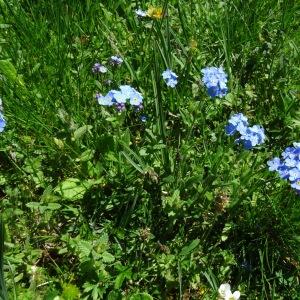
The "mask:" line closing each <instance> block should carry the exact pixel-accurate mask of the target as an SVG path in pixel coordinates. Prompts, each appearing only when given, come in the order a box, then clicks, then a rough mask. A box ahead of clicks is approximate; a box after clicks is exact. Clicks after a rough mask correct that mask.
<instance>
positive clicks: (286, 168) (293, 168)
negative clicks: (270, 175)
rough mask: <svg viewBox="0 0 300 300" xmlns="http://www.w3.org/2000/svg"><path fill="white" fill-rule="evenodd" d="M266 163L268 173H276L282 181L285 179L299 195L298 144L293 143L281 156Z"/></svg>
mask: <svg viewBox="0 0 300 300" xmlns="http://www.w3.org/2000/svg"><path fill="white" fill-rule="evenodd" d="M281 156H282V159H280V158H279V157H275V158H273V159H272V160H269V161H268V162H267V164H268V166H269V170H270V171H277V172H278V174H279V176H280V177H281V178H282V179H287V180H288V181H289V182H290V184H291V187H292V188H293V189H295V190H296V191H297V193H298V194H300V143H293V147H287V148H286V149H285V150H284V152H283V153H282V154H281Z"/></svg>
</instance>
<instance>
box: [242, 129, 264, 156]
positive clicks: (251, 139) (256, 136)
mask: <svg viewBox="0 0 300 300" xmlns="http://www.w3.org/2000/svg"><path fill="white" fill-rule="evenodd" d="M265 139H266V135H265V131H264V129H263V127H262V126H260V125H254V126H252V127H248V128H247V129H246V130H245V131H244V132H243V133H242V135H241V137H240V138H239V139H238V140H237V141H238V142H242V143H243V145H244V147H245V149H248V150H250V149H252V148H253V147H255V146H257V145H261V144H263V143H264V141H265Z"/></svg>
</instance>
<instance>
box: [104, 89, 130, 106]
mask: <svg viewBox="0 0 300 300" xmlns="http://www.w3.org/2000/svg"><path fill="white" fill-rule="evenodd" d="M108 94H109V95H110V96H111V97H112V98H113V101H114V102H116V103H119V104H120V103H126V101H127V97H126V95H124V94H123V93H122V92H120V91H117V90H111V91H109V92H108Z"/></svg>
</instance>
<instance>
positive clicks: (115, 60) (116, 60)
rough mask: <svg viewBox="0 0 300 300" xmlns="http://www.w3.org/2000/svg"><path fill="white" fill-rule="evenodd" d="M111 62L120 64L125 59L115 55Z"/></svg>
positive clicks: (116, 64)
mask: <svg viewBox="0 0 300 300" xmlns="http://www.w3.org/2000/svg"><path fill="white" fill-rule="evenodd" d="M110 63H111V64H112V65H115V66H118V65H121V64H122V63H123V59H122V58H121V57H120V56H117V55H113V56H111V58H110Z"/></svg>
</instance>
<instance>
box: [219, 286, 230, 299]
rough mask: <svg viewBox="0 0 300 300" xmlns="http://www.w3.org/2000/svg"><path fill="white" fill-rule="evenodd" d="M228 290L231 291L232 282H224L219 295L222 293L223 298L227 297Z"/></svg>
mask: <svg viewBox="0 0 300 300" xmlns="http://www.w3.org/2000/svg"><path fill="white" fill-rule="evenodd" d="M228 291H229V292H230V293H231V290H230V284H229V283H223V284H221V285H220V287H219V290H218V292H219V295H220V297H222V298H225V296H226V293H227V292H228Z"/></svg>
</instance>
